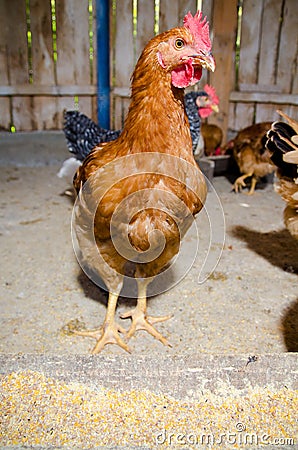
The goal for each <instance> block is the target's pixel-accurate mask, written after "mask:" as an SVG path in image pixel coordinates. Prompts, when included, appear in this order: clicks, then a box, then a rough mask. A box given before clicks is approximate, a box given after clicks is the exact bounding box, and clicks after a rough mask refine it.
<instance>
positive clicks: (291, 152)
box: [266, 111, 298, 239]
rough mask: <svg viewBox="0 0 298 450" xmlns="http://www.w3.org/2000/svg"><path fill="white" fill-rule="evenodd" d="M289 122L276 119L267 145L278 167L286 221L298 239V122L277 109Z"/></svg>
mask: <svg viewBox="0 0 298 450" xmlns="http://www.w3.org/2000/svg"><path fill="white" fill-rule="evenodd" d="M277 112H278V113H279V114H280V115H281V116H282V117H283V118H284V119H285V120H286V121H287V122H288V123H285V122H281V121H276V122H274V123H273V124H272V125H271V128H270V130H269V131H268V133H267V138H268V139H267V142H266V147H267V148H268V150H269V151H270V152H271V159H272V162H273V163H274V164H275V165H276V166H277V167H278V171H277V176H278V179H279V182H278V184H277V186H276V190H277V192H278V193H279V194H280V196H281V197H282V198H283V199H284V200H285V202H286V203H287V206H286V208H285V210H284V223H285V225H286V227H287V229H288V230H289V232H290V233H291V235H292V236H293V237H295V238H296V239H298V122H297V121H296V120H293V119H291V118H290V117H289V116H288V115H287V114H285V113H284V112H282V111H277Z"/></svg>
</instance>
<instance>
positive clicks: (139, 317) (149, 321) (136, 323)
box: [120, 306, 173, 347]
mask: <svg viewBox="0 0 298 450" xmlns="http://www.w3.org/2000/svg"><path fill="white" fill-rule="evenodd" d="M120 317H121V319H127V318H129V317H131V319H132V323H131V327H130V329H129V331H128V333H127V335H126V338H127V339H130V338H131V337H132V336H133V335H134V334H135V332H136V331H138V330H145V331H147V332H148V333H149V334H151V335H152V336H154V337H155V338H156V339H158V340H159V341H160V342H162V343H163V344H164V345H168V346H169V347H172V345H171V344H170V343H169V341H168V340H167V339H166V338H165V337H164V336H163V335H162V334H161V333H160V332H159V331H157V330H156V329H155V328H154V327H153V324H155V323H158V322H164V321H166V320H169V319H171V318H172V317H173V316H172V315H171V314H170V315H168V316H161V317H152V316H146V313H145V312H143V311H142V310H141V309H140V308H139V307H138V306H137V307H136V308H135V309H133V310H131V311H129V312H127V313H125V314H122V315H121V316H120Z"/></svg>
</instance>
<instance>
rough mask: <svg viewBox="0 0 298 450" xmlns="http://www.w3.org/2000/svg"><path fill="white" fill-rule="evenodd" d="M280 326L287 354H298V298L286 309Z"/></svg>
mask: <svg viewBox="0 0 298 450" xmlns="http://www.w3.org/2000/svg"><path fill="white" fill-rule="evenodd" d="M281 324H282V332H283V337H284V342H285V346H286V348H287V350H288V352H298V298H297V299H296V300H295V301H294V302H293V303H292V304H291V305H290V306H289V307H288V308H287V309H286V311H285V313H284V316H283V318H282V320H281Z"/></svg>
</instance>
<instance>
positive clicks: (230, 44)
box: [209, 0, 237, 141]
mask: <svg viewBox="0 0 298 450" xmlns="http://www.w3.org/2000/svg"><path fill="white" fill-rule="evenodd" d="M213 27H214V45H213V54H214V57H215V61H216V64H217V68H216V70H215V72H214V73H212V74H211V75H210V82H211V84H212V85H213V86H214V87H215V89H216V93H217V95H218V97H219V100H220V112H219V113H218V114H216V115H212V116H211V117H210V120H209V122H210V123H214V124H216V125H218V126H219V127H220V128H221V129H222V131H223V141H225V140H226V134H227V128H228V119H229V118H228V112H229V94H230V91H231V89H232V87H233V86H234V76H235V72H234V52H233V50H234V43H235V39H236V29H237V1H236V0H227V1H225V2H223V1H222V0H214V2H213Z"/></svg>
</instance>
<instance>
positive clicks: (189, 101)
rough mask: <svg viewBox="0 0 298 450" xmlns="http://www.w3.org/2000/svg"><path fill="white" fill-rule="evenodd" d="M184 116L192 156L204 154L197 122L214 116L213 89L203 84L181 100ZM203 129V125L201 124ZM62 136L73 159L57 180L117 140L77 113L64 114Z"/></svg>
mask: <svg viewBox="0 0 298 450" xmlns="http://www.w3.org/2000/svg"><path fill="white" fill-rule="evenodd" d="M184 102H185V109H186V114H187V117H188V121H189V126H190V134H191V138H192V147H193V152H194V154H195V155H197V156H198V155H199V156H202V155H203V154H204V147H205V143H204V140H205V139H202V138H201V118H204V119H205V118H207V117H209V116H210V114H212V112H218V103H219V100H218V97H217V95H216V93H215V89H214V88H212V87H211V86H209V85H208V84H206V85H205V86H204V90H203V91H191V92H188V93H187V94H185V96H184ZM202 125H203V126H204V124H202ZM63 131H64V135H65V138H66V143H67V147H68V149H69V151H70V152H71V153H72V154H73V155H74V156H73V157H72V158H69V159H67V160H66V161H64V163H63V166H62V168H61V169H60V171H59V173H58V176H59V177H60V178H62V177H65V178H70V179H71V181H72V177H73V175H74V173H75V171H76V169H77V168H78V167H79V166H80V161H83V160H84V159H85V158H86V157H87V156H88V155H89V153H90V152H91V150H93V149H94V147H95V146H96V145H98V144H100V143H102V142H110V141H113V140H115V139H117V138H118V137H119V135H120V133H121V130H115V131H114V130H106V129H104V128H101V127H100V126H99V125H97V124H96V123H95V122H93V120H91V119H90V118H89V117H87V116H86V115H85V114H83V113H81V112H79V111H65V112H64V127H63Z"/></svg>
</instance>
